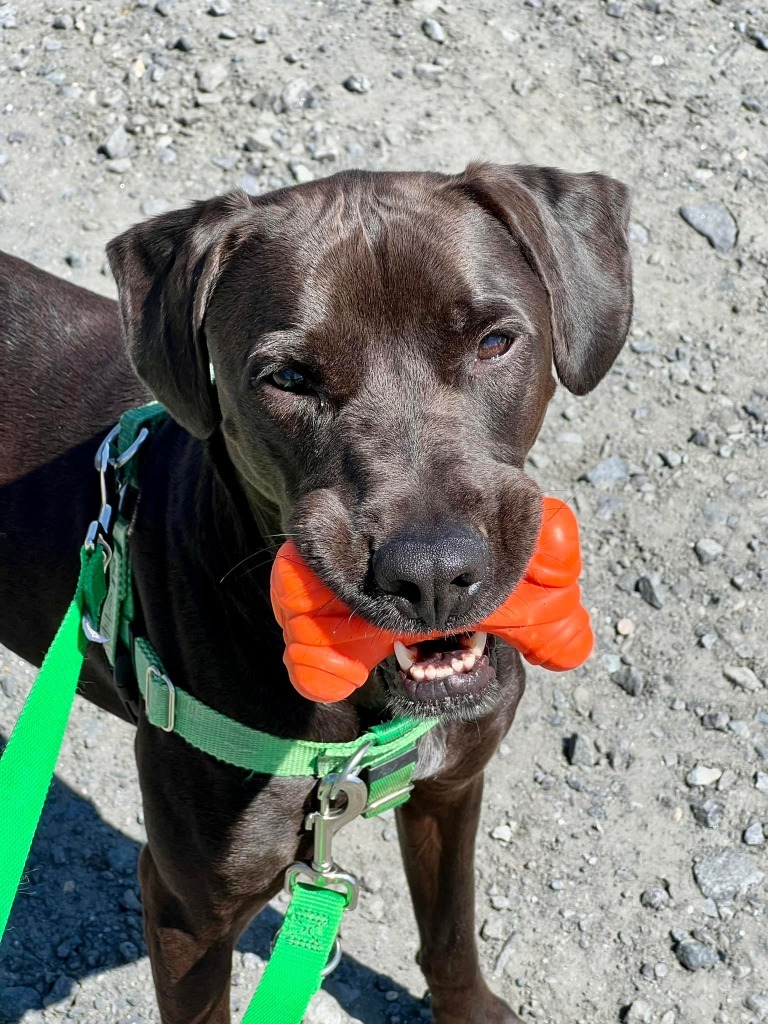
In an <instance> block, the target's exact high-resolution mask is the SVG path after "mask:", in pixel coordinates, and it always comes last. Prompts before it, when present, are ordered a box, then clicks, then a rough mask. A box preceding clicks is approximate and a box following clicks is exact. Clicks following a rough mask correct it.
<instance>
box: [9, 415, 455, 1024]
mask: <svg viewBox="0 0 768 1024" xmlns="http://www.w3.org/2000/svg"><path fill="white" fill-rule="evenodd" d="M166 415H167V413H166V411H165V409H164V408H163V407H162V406H161V405H159V404H157V403H152V404H150V405H147V406H143V407H141V408H139V409H132V410H130V411H129V412H127V413H125V414H124V415H123V416H122V417H121V419H120V422H119V424H118V425H117V426H116V427H115V428H114V429H113V430H112V431H110V433H109V434H108V435H107V437H106V438H105V439H104V441H103V442H102V444H101V446H100V447H99V450H98V452H97V455H96V468H97V469H98V470H99V474H100V483H101V510H100V513H99V517H98V519H96V520H94V521H93V522H92V523H91V525H90V527H89V529H88V533H87V535H86V539H85V541H84V543H83V547H82V550H81V552H80V576H79V578H78V582H77V589H76V591H75V596H74V598H73V599H72V603H71V604H70V606H69V608H68V609H67V612H66V614H65V616H64V619H63V621H62V623H61V626H60V627H59V630H58V632H57V633H56V636H55V638H54V640H53V643H52V644H51V647H50V648H49V650H48V653H47V655H46V657H45V660H44V661H43V664H42V666H41V668H40V671H39V673H38V675H37V678H36V679H35V682H34V685H33V687H32V689H31V690H30V693H29V695H28V697H27V700H26V702H25V704H24V707H23V708H22V711H21V714H20V715H19V719H18V721H17V723H16V726H15V727H14V730H13V732H12V734H11V736H10V738H9V740H8V744H7V747H6V749H5V751H4V753H3V756H2V758H0V793H2V795H3V797H2V798H3V812H4V813H3V815H2V819H0V937H2V934H3V932H4V930H5V926H6V924H7V921H8V916H9V914H10V911H11V907H12V905H13V901H14V897H15V895H16V891H17V889H18V885H19V881H20V879H21V876H22V873H23V870H24V865H25V863H26V859H27V856H28V854H29V849H30V846H31V845H32V840H33V838H34V834H35V830H36V828H37V824H38V821H39V819H40V814H41V813H42V809H43V804H44V803H45V798H46V794H47V792H48V788H49V786H50V782H51V778H52V777H53V772H54V769H55V767H56V760H57V758H58V755H59V751H60V750H61V745H62V742H63V739H64V732H65V730H66V726H67V721H68V719H69V715H70V712H71V709H72V703H73V701H74V696H75V691H76V689H77V683H78V679H79V676H80V671H81V669H82V664H83V658H84V656H85V651H86V648H87V644H88V642H89V641H91V642H94V643H99V644H102V645H103V647H104V651H105V653H106V656H107V658H108V660H109V662H110V665H112V667H113V669H114V668H115V667H116V665H117V664H118V661H119V658H120V652H121V651H127V652H128V653H129V654H130V657H131V659H132V662H133V669H134V671H135V675H136V679H137V681H138V686H139V691H140V693H141V698H142V704H143V713H144V714H146V716H147V719H148V720H149V722H150V723H151V724H152V725H154V726H156V727H157V728H159V729H163V730H165V731H166V732H174V733H176V735H177V736H179V737H181V738H182V739H183V740H184V741H185V742H187V743H189V744H190V745H191V746H193V747H195V748H197V749H198V750H201V751H203V752H204V753H206V754H208V755H210V756H211V757H215V758H217V759H218V760H220V761H225V762H227V763H228V764H233V765H236V766H237V767H239V768H242V769H243V770H244V771H245V772H250V773H258V774H265V775H276V776H283V777H288V776H291V777H296V776H303V777H314V778H316V779H317V780H318V783H319V785H318V789H317V798H318V804H319V807H318V809H317V810H316V811H314V812H312V813H311V814H309V815H308V816H307V819H306V822H305V828H306V829H308V830H311V831H312V834H313V840H314V851H313V856H312V860H311V863H309V864H304V863H296V864H293V865H292V866H291V867H289V868H288V870H287V871H286V876H285V887H286V889H287V891H288V892H289V893H290V894H291V897H292V898H291V902H290V904H289V907H288V910H287V911H286V914H285V918H284V921H283V924H282V927H281V929H280V932H279V934H278V937H277V941H276V944H275V946H274V950H273V954H272V957H271V959H270V961H269V963H268V965H267V969H266V971H265V973H264V976H263V977H262V980H261V982H260V984H259V987H258V989H257V990H256V993H255V995H254V997H253V999H252V1001H251V1003H250V1006H249V1007H248V1010H247V1011H246V1014H245V1017H244V1018H243V1022H242V1024H301V1021H302V1020H303V1018H304V1014H305V1012H306V1009H307V1006H308V1005H309V1001H310V999H311V998H312V996H313V995H314V993H315V992H316V991H317V990H318V989H319V987H320V985H321V984H322V980H323V978H324V977H326V976H327V975H328V974H330V973H331V971H332V970H333V969H334V968H335V967H336V966H337V965H338V963H339V961H340V959H341V946H340V943H339V939H338V932H339V927H340V925H341V918H342V914H343V912H344V910H345V909H346V908H347V907H350V908H354V906H355V905H356V903H357V895H358V883H357V879H355V878H354V876H353V875H350V874H349V873H348V872H345V871H343V870H342V869H341V868H339V866H338V865H337V864H336V862H335V860H334V858H333V852H332V841H333V837H334V835H335V833H336V832H337V831H338V830H339V829H340V828H341V827H342V826H343V825H345V824H346V823H347V822H349V821H351V820H352V819H353V818H356V817H358V816H359V815H362V816H363V817H366V818H369V817H373V816H375V815H377V814H381V813H382V812H383V811H386V810H388V809H390V808H393V807H397V806H398V805H400V804H402V803H404V802H405V801H406V800H407V799H408V797H409V795H410V791H411V788H412V786H411V776H412V774H413V769H414V766H415V763H416V756H417V749H416V748H417V743H418V741H419V739H420V737H421V736H423V735H424V734H425V733H426V732H428V731H429V730H430V729H432V728H433V727H434V726H435V725H436V724H437V719H431V720H429V721H418V720H416V719H411V718H397V719H394V720H392V721H390V722H385V723H383V724H382V725H378V726H374V727H373V728H372V729H371V730H370V731H369V732H367V733H365V734H364V735H363V736H361V737H360V738H359V739H357V740H354V741H353V742H351V743H314V742H309V741H307V740H289V739H283V738H280V737H277V736H272V735H270V734H269V733H265V732H260V731H259V730H258V729H252V728H250V727H249V726H246V725H243V724H241V723H240V722H236V721H234V720H233V719H231V718H227V717H226V716H225V715H222V714H220V713H219V712H218V711H216V710H215V709H214V708H210V707H208V706H207V705H206V704H203V703H202V702H201V701H199V700H197V699H196V698H195V697H193V696H192V695H191V694H189V693H186V692H185V691H184V690H182V689H181V688H180V687H179V686H177V685H175V684H174V683H173V682H171V680H170V679H169V678H168V675H167V673H166V671H165V668H164V666H163V664H162V662H161V660H160V658H159V657H158V655H157V653H156V652H155V650H154V648H153V646H152V644H151V642H150V641H149V639H148V638H147V637H145V636H141V635H137V634H136V632H135V612H136V609H135V604H134V591H133V576H132V572H131V565H130V557H129V545H128V540H129V536H130V525H131V524H130V521H129V519H128V516H127V514H126V512H127V506H128V505H129V504H130V501H129V500H126V499H127V498H129V496H130V494H131V492H132V491H133V492H136V491H137V490H138V480H139V465H140V456H141V449H142V446H143V445H144V443H145V442H146V441H147V439H148V438H149V437H150V436H151V434H152V433H153V431H154V430H155V429H156V428H157V426H158V425H159V424H160V423H161V422H162V421H163V420H164V418H165V417H166ZM117 684H118V689H120V679H119V673H117ZM121 696H123V698H124V699H125V693H121ZM126 703H129V702H128V701H126Z"/></svg>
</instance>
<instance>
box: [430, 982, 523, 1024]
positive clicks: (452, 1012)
mask: <svg viewBox="0 0 768 1024" xmlns="http://www.w3.org/2000/svg"><path fill="white" fill-rule="evenodd" d="M432 1024H523V1021H522V1020H521V1019H520V1018H519V1017H518V1016H517V1014H516V1013H514V1011H513V1010H512V1009H511V1008H510V1007H509V1006H507V1004H506V1003H505V1002H504V1000H503V999H499V997H498V996H495V995H494V994H493V993H492V992H490V991H488V990H486V991H485V992H483V993H482V994H481V995H478V997H477V998H475V999H472V1000H467V1001H462V1003H461V1005H459V1004H458V1003H457V1002H456V1000H447V999H446V1000H444V1001H443V1000H436V999H435V998H434V996H433V999H432Z"/></svg>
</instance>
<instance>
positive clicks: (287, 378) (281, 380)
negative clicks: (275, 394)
mask: <svg viewBox="0 0 768 1024" xmlns="http://www.w3.org/2000/svg"><path fill="white" fill-rule="evenodd" d="M269 382H270V384H274V386H275V387H276V388H280V390H281V391H294V392H296V393H297V394H306V393H307V392H308V391H309V390H310V383H309V380H308V379H307V377H306V375H305V374H303V373H302V372H301V370H299V369H297V367H295V366H281V367H280V369H279V370H275V371H274V373H271V374H270V375H269Z"/></svg>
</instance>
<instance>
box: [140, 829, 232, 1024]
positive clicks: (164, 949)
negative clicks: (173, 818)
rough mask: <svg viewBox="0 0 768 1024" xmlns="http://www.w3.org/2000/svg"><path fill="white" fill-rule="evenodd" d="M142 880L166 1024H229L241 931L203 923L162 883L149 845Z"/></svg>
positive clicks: (228, 924) (210, 920)
mask: <svg viewBox="0 0 768 1024" xmlns="http://www.w3.org/2000/svg"><path fill="white" fill-rule="evenodd" d="M139 878H140V880H141V892H142V898H143V901H144V934H145V936H146V940H147V946H148V947H149V956H150V960H151V963H152V974H153V976H154V979H155V990H156V993H157V1002H158V1006H159V1008H160V1018H161V1020H162V1022H163V1024H229V1021H230V1016H229V980H230V974H231V970H232V950H233V948H234V944H235V941H236V940H237V935H238V933H239V928H238V927H236V926H235V923H234V922H233V921H232V920H231V919H230V920H226V919H222V918H220V917H217V916H216V915H213V914H211V915H210V916H208V917H207V919H201V917H200V916H199V914H197V913H195V912H193V911H191V910H190V908H189V907H187V906H186V905H185V903H184V902H183V901H182V899H180V898H179V896H177V895H176V894H174V893H173V892H172V891H171V889H170V888H169V887H168V886H167V885H166V883H165V882H164V881H163V878H162V876H161V874H160V872H159V870H158V868H157V865H156V864H155V861H154V858H153V857H152V852H151V850H150V848H149V846H145V847H144V848H143V850H142V851H141V857H140V859H139Z"/></svg>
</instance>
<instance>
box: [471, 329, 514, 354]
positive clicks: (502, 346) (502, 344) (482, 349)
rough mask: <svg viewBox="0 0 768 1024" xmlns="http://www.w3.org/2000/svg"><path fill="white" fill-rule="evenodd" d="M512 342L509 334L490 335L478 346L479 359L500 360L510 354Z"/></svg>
mask: <svg viewBox="0 0 768 1024" xmlns="http://www.w3.org/2000/svg"><path fill="white" fill-rule="evenodd" d="M512 341H513V339H512V338H510V336H509V335H508V334H488V335H487V336H486V337H485V338H483V340H482V341H481V342H480V344H479V345H478V346H477V358H478V359H498V358H499V356H503V355H504V354H505V353H506V352H509V350H510V348H511V347H512Z"/></svg>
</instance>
